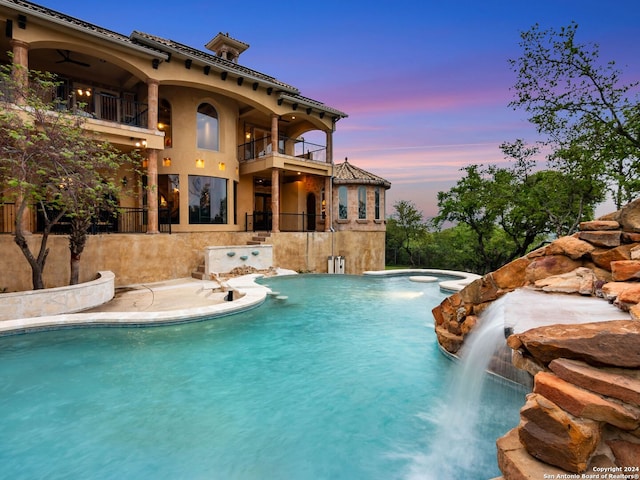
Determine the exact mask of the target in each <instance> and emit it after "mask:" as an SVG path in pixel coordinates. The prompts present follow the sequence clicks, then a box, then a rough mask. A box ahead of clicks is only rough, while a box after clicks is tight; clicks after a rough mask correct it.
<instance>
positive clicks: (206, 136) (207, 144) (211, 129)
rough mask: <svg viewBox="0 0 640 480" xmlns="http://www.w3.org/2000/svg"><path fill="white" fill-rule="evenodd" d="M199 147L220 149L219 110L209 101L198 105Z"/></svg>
mask: <svg viewBox="0 0 640 480" xmlns="http://www.w3.org/2000/svg"><path fill="white" fill-rule="evenodd" d="M197 123H198V125H197V127H198V148H201V149H203V150H218V149H219V146H218V112H216V109H215V108H213V106H211V105H209V104H208V103H201V104H200V106H199V107H198V116H197Z"/></svg>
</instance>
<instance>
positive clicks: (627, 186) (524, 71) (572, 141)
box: [509, 23, 640, 208]
mask: <svg viewBox="0 0 640 480" xmlns="http://www.w3.org/2000/svg"><path fill="white" fill-rule="evenodd" d="M577 28H578V25H577V24H576V23H571V24H570V25H569V26H567V27H563V28H561V29H560V30H559V31H556V30H553V29H550V30H545V31H543V30H540V27H539V25H537V24H536V25H534V26H533V27H532V28H531V29H530V30H529V31H527V32H523V33H522V34H521V42H520V46H521V47H522V49H523V52H522V55H521V56H520V57H519V58H517V59H513V60H510V61H509V63H510V65H511V68H512V70H513V71H514V72H515V73H516V74H517V75H518V78H517V81H516V84H515V86H514V90H515V94H516V95H515V99H514V100H513V101H512V102H511V103H510V106H512V107H513V108H522V109H524V110H525V111H526V112H528V113H529V114H530V118H529V120H530V121H531V122H532V123H533V124H534V125H535V126H536V128H537V130H538V132H539V133H541V134H543V135H545V136H546V137H547V140H546V141H547V143H549V144H551V145H553V149H554V150H558V151H560V152H561V154H560V155H556V156H555V158H554V159H555V161H556V162H561V161H563V160H567V159H570V160H575V158H576V157H575V156H574V155H575V153H576V151H577V150H578V149H580V150H581V153H580V155H585V156H587V155H588V160H589V161H590V162H592V163H598V164H599V165H600V169H601V175H602V176H601V177H597V176H595V177H592V180H594V181H599V180H602V181H605V182H606V183H607V184H608V185H609V189H610V191H611V192H612V194H613V197H614V200H615V202H616V204H617V206H618V208H620V206H621V205H622V203H624V202H626V201H629V200H631V199H632V198H634V197H635V196H636V195H637V194H638V193H639V192H640V184H639V182H638V169H639V168H640V167H639V166H638V163H639V161H638V159H639V156H640V128H638V127H639V125H640V104H639V102H638V86H639V85H640V82H632V83H628V84H623V83H622V78H621V72H620V71H619V70H618V69H617V68H616V66H615V62H613V61H611V62H608V63H606V64H602V63H601V62H600V61H599V49H598V46H597V45H589V44H579V43H577V42H576V38H575V37H576V32H577ZM566 152H571V155H572V158H568V157H567V156H565V155H564V153H566ZM564 173H568V172H567V171H566V169H565V172H564ZM598 175H599V174H598Z"/></svg>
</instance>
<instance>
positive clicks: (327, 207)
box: [324, 172, 333, 232]
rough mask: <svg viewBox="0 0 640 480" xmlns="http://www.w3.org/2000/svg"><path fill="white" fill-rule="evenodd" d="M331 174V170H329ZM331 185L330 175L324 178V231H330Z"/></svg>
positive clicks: (331, 211)
mask: <svg viewBox="0 0 640 480" xmlns="http://www.w3.org/2000/svg"><path fill="white" fill-rule="evenodd" d="M331 175H333V172H331ZM332 187H333V182H332V181H331V177H326V178H325V179H324V201H325V206H324V211H325V219H324V231H325V232H330V231H331V224H332V223H333V192H332V191H331V190H332Z"/></svg>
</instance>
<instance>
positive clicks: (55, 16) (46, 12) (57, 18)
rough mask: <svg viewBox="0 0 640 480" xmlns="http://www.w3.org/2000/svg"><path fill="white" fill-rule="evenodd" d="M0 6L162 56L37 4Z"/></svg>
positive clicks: (3, 0)
mask: <svg viewBox="0 0 640 480" xmlns="http://www.w3.org/2000/svg"><path fill="white" fill-rule="evenodd" d="M0 5H7V6H10V7H13V8H16V9H18V10H20V11H22V12H25V13H29V14H31V15H33V16H35V17H39V18H45V19H47V20H50V21H54V22H57V23H59V24H63V25H66V26H68V27H70V28H74V29H77V30H83V31H85V32H87V33H90V34H93V35H99V36H101V37H103V38H105V37H106V38H109V39H111V40H114V41H117V42H121V43H125V44H127V45H128V46H130V47H132V48H139V49H144V50H146V51H147V52H148V53H150V54H152V55H157V54H162V52H159V51H158V50H156V49H154V48H150V47H148V46H144V45H140V44H138V43H136V42H133V41H132V40H131V39H130V38H129V37H127V36H126V35H122V34H120V33H117V32H114V31H112V30H108V29H106V28H102V27H99V26H97V25H94V24H92V23H89V22H85V21H83V20H79V19H77V18H74V17H71V16H69V15H65V14H64V13H60V12H57V11H55V10H51V9H50V8H45V7H42V6H40V5H36V4H35V3H31V2H27V1H25V0H0ZM163 56H164V55H163Z"/></svg>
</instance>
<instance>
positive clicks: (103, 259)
mask: <svg viewBox="0 0 640 480" xmlns="http://www.w3.org/2000/svg"><path fill="white" fill-rule="evenodd" d="M252 237H253V233H251V232H197V233H174V234H171V235H167V234H159V235H145V234H140V235H136V234H131V235H125V234H110V235H95V236H93V235H92V236H89V238H88V240H87V246H86V249H85V251H84V253H83V255H82V260H81V267H80V281H81V282H86V281H89V280H93V279H94V278H95V277H96V274H97V272H98V271H102V270H109V271H112V272H113V273H114V274H115V275H116V282H115V284H116V286H122V285H130V284H136V283H148V282H155V281H160V280H168V279H172V278H183V277H188V276H190V275H191V272H192V271H194V270H196V268H197V267H198V266H199V265H200V264H202V263H203V262H204V249H205V247H207V246H213V245H246V244H247V241H249V240H250V239H251V238H252ZM39 239H40V235H33V236H32V239H31V241H32V242H33V243H35V242H36V241H39ZM267 243H269V244H272V245H273V263H274V266H276V267H281V268H287V269H290V270H295V271H301V272H317V273H326V272H327V257H328V256H330V255H341V256H343V257H345V261H346V262H345V263H346V268H345V270H346V273H348V274H360V273H362V272H363V271H365V270H382V269H384V232H336V233H333V234H332V233H330V232H306V233H303V232H300V233H290V232H283V233H277V234H272V236H271V237H268V239H267ZM48 246H49V249H50V252H49V256H48V258H47V264H46V266H45V271H44V282H45V285H46V287H47V288H51V287H59V286H64V285H67V284H68V281H69V247H68V239H67V237H66V236H64V235H55V236H52V237H50V238H49V242H48ZM0 251H2V252H3V254H2V255H1V256H0V290H2V289H5V290H6V291H7V292H14V291H23V290H30V289H31V288H32V283H31V269H30V268H29V265H28V263H27V261H26V259H25V258H24V256H23V255H22V252H21V251H20V249H19V248H18V247H17V245H16V244H15V243H14V241H13V236H12V235H0Z"/></svg>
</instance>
